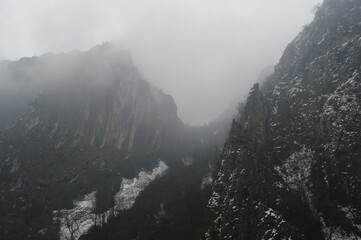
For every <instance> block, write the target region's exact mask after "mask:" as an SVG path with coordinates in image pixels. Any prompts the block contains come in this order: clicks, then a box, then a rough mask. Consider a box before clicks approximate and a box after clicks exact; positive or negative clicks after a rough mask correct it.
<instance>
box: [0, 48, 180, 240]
mask: <svg viewBox="0 0 361 240" xmlns="http://www.w3.org/2000/svg"><path fill="white" fill-rule="evenodd" d="M44 57H45V58H47V59H46V61H45V60H44V59H43V58H44ZM44 57H40V58H39V59H37V60H34V59H33V60H34V61H36V64H35V65H36V66H40V65H42V62H43V63H44V64H43V65H42V67H43V70H42V71H41V70H39V69H31V67H29V66H27V68H28V69H31V71H30V70H29V71H27V72H28V73H27V76H29V77H31V78H36V77H37V76H39V73H41V72H42V73H41V74H43V77H42V79H43V80H44V81H45V80H46V77H49V81H48V82H47V84H46V87H44V91H43V93H42V94H41V95H40V96H39V97H37V98H36V100H35V101H34V102H33V103H32V104H31V105H30V106H29V108H28V110H27V111H25V112H24V113H23V114H22V115H21V116H19V117H18V118H17V120H16V121H15V123H14V124H13V126H12V127H11V128H9V129H8V130H6V131H4V132H3V133H2V135H1V142H0V182H1V184H0V191H1V195H0V196H1V208H0V212H1V216H2V217H1V218H0V223H1V224H0V226H1V227H0V236H1V237H2V238H4V239H24V238H25V237H26V236H29V238H33V239H39V238H41V237H42V238H44V239H52V238H54V239H56V238H57V235H58V230H57V228H59V225H57V223H56V221H55V220H54V214H53V213H52V212H53V211H55V210H60V209H63V208H72V205H73V201H74V200H77V199H80V198H81V196H84V195H86V194H90V193H92V192H94V193H97V194H95V195H94V197H95V199H96V202H97V204H96V205H94V208H95V207H96V209H95V210H94V211H98V212H99V213H101V212H105V211H106V210H109V209H110V208H112V207H114V199H115V197H113V196H115V195H116V194H117V192H118V190H119V188H122V187H121V186H120V183H121V182H126V180H124V179H132V178H134V179H136V178H137V177H141V176H143V175H144V174H148V172H149V171H151V169H156V167H157V166H158V165H159V164H160V161H165V162H172V161H175V160H172V158H171V157H170V156H171V155H176V154H177V153H178V152H180V151H181V150H182V147H181V146H182V144H181V143H182V141H183V140H184V138H183V137H182V135H184V132H185V126H184V125H183V123H182V122H181V121H180V120H179V118H178V116H177V107H176V105H175V103H174V101H173V99H172V97H171V96H169V95H166V94H164V93H163V92H162V91H161V90H159V89H157V88H155V87H153V86H151V85H150V84H148V83H147V82H146V81H145V80H143V79H142V78H141V76H140V74H139V72H138V71H137V69H136V67H135V66H134V65H133V63H132V61H131V59H130V56H129V54H128V53H127V52H126V51H125V50H123V49H119V48H118V47H117V46H115V45H114V44H110V43H107V44H103V45H101V46H97V47H94V48H92V49H91V50H90V51H88V52H73V53H69V54H61V55H51V56H44ZM48 58H50V59H48ZM22 61H23V60H22ZM12 65H13V68H15V66H19V68H20V69H19V70H17V72H22V69H21V66H22V64H20V63H16V62H15V63H12ZM62 68H64V69H63V70H62ZM13 71H14V72H16V71H15V70H13ZM32 74H33V75H32ZM41 74H40V75H41ZM54 78H55V79H54ZM182 139H183V140H182ZM162 164H163V165H161V166H162V167H161V169H162V171H160V172H161V173H162V174H156V175H155V176H158V175H160V176H161V175H163V174H164V173H163V172H164V171H165V170H166V169H167V168H168V167H167V165H166V163H164V162H162ZM163 166H165V167H163ZM163 170H164V171H163ZM154 171H155V170H154ZM141 172H144V174H140V173H141ZM156 172H159V171H156ZM149 174H150V173H149ZM145 176H147V175H145ZM150 176H153V175H152V174H150ZM145 179H146V180H142V181H143V182H144V181H145V182H147V184H148V182H149V181H150V180H154V179H155V177H154V178H153V177H145ZM148 180H149V181H148ZM145 186H147V185H145ZM131 189H133V188H131ZM136 189H137V188H136ZM140 189H142V188H140ZM134 191H138V190H134ZM139 191H141V190H139ZM139 191H138V192H139ZM119 194H120V193H119ZM89 196H90V195H89ZM91 196H93V195H91ZM135 196H137V194H136V195H135ZM126 204H129V203H126ZM115 208H119V206H116V207H115ZM89 216H90V215H89ZM26 222H29V223H30V225H29V227H26V226H25V223H26ZM74 222H76V221H75V220H74ZM60 224H61V223H60ZM61 226H62V225H60V229H61ZM44 229H45V230H44ZM78 237H79V236H78Z"/></svg>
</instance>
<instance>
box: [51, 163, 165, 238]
mask: <svg viewBox="0 0 361 240" xmlns="http://www.w3.org/2000/svg"><path fill="white" fill-rule="evenodd" d="M167 169H168V166H167V165H166V164H165V163H164V162H162V161H160V162H159V164H158V166H157V167H156V168H154V169H153V170H152V171H149V172H144V171H142V172H140V173H139V174H138V177H136V178H133V179H126V178H123V180H122V183H121V185H120V189H119V192H117V193H116V194H115V196H114V201H115V206H114V207H113V208H111V209H109V210H108V211H106V212H103V213H100V214H95V213H93V212H94V209H95V206H96V197H95V196H96V192H95V191H94V192H92V193H89V194H87V195H85V196H83V197H82V198H81V200H79V201H74V202H73V205H74V207H73V208H72V209H62V210H56V211H54V212H53V215H54V217H53V220H54V221H55V222H59V224H60V232H59V235H60V240H77V239H79V238H80V236H82V235H83V234H85V233H87V231H88V230H89V229H90V228H91V227H93V226H102V225H103V224H104V223H106V222H107V221H108V219H109V218H110V217H111V216H116V215H117V214H118V213H119V211H122V210H126V209H129V208H131V207H132V206H133V205H134V203H135V200H136V198H137V197H138V196H139V194H140V193H141V192H142V191H143V190H144V189H145V188H146V187H147V186H148V185H149V184H150V183H151V182H152V181H154V180H155V179H156V178H157V177H161V176H163V175H164V174H165V173H166V171H167Z"/></svg>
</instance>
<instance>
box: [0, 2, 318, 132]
mask: <svg viewBox="0 0 361 240" xmlns="http://www.w3.org/2000/svg"><path fill="white" fill-rule="evenodd" d="M320 2H321V0H302V1H289V0H274V1H269V0H253V1H245V0H240V1H236V0H230V1H228V0H227V1H219V0H208V1H204V0H172V1H166V0H153V1H151V2H150V1H147V0H136V1H130V0H106V2H105V3H103V2H102V1H101V2H100V1H98V0H75V1H73V0H60V1H57V0H50V1H49V0H32V1H31V2H30V1H21V3H18V2H15V1H11V0H2V1H1V2H0V39H1V41H0V60H1V59H8V60H17V59H19V58H22V57H24V56H28V57H31V56H34V55H35V56H40V55H42V54H45V53H48V52H53V53H55V54H57V53H62V52H65V53H66V52H69V51H72V50H73V49H77V50H82V51H87V50H88V49H90V48H91V47H93V46H95V45H101V44H102V43H103V42H104V41H105V42H108V41H109V42H117V43H119V44H120V45H121V46H123V47H124V48H125V49H127V50H129V52H130V53H131V55H132V58H133V60H134V62H135V65H136V66H137V67H138V68H139V70H140V72H141V73H142V75H143V76H144V77H145V78H146V79H147V80H148V81H149V82H150V83H152V84H153V85H155V86H157V87H158V88H160V89H162V90H163V91H164V92H166V93H168V94H171V95H172V96H173V98H174V99H175V102H176V103H177V105H178V114H179V116H180V118H181V119H182V120H183V121H184V122H185V123H186V124H191V125H201V124H207V123H208V122H210V121H212V120H213V119H215V118H217V117H219V115H220V114H221V113H222V112H223V111H224V109H225V108H227V107H228V106H229V105H234V104H235V103H237V102H238V101H239V100H240V98H241V97H246V95H247V93H248V89H249V88H250V87H251V86H252V85H253V83H254V82H255V81H256V80H257V78H258V75H259V72H260V71H262V69H264V68H265V67H266V66H268V65H275V64H276V63H277V62H278V59H279V58H280V56H281V54H282V52H283V50H284V48H285V47H286V45H287V44H288V43H289V42H290V41H291V40H292V39H293V38H294V37H295V36H296V34H297V33H298V32H299V31H300V30H301V29H302V26H304V25H305V24H307V23H308V22H310V21H311V19H312V17H313V13H312V9H313V8H314V6H315V5H316V4H317V3H320ZM205 86H207V87H205ZM199 109H201V110H202V111H200V110H199Z"/></svg>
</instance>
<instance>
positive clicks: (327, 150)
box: [204, 0, 361, 239]
mask: <svg viewBox="0 0 361 240" xmlns="http://www.w3.org/2000/svg"><path fill="white" fill-rule="evenodd" d="M360 54H361V2H360V1H357V0H343V1H337V0H325V2H324V3H323V5H322V6H320V7H319V9H318V10H317V13H316V16H315V19H314V21H313V22H312V23H310V24H309V25H307V26H305V28H304V30H303V31H302V32H301V33H300V34H299V35H298V36H297V37H296V39H295V40H294V41H293V42H292V43H290V44H289V45H288V47H287V48H286V50H285V52H284V54H283V56H282V58H281V60H280V62H279V64H278V65H277V67H276V68H275V72H274V73H273V74H272V75H271V76H270V77H269V78H268V80H267V81H266V82H265V84H264V86H263V87H262V88H261V89H259V87H258V85H255V86H254V87H253V89H252V90H251V93H250V96H249V98H248V100H247V102H246V104H245V107H244V109H243V110H242V111H241V114H240V115H241V117H240V119H237V120H236V121H234V122H233V124H232V130H231V134H230V137H229V140H228V142H227V144H226V145H225V148H224V153H223V160H222V162H221V165H220V168H219V171H218V173H217V174H216V180H215V183H214V191H213V194H212V197H211V198H210V200H209V203H208V208H209V209H210V214H211V217H210V219H211V221H210V227H209V229H208V230H207V232H206V233H205V235H204V239H226V238H227V239H361V227H360V226H361V225H360V224H361V205H360V203H361V192H360V189H361V168H360V166H361V164H360V159H361V145H360V140H361V134H360V133H361V122H360V119H361V118H360V117H361V116H360V115H361V108H360V107H361V105H360V104H361V100H360V97H361V96H360V93H361V76H360V72H361V58H360V56H361V55H360Z"/></svg>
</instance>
